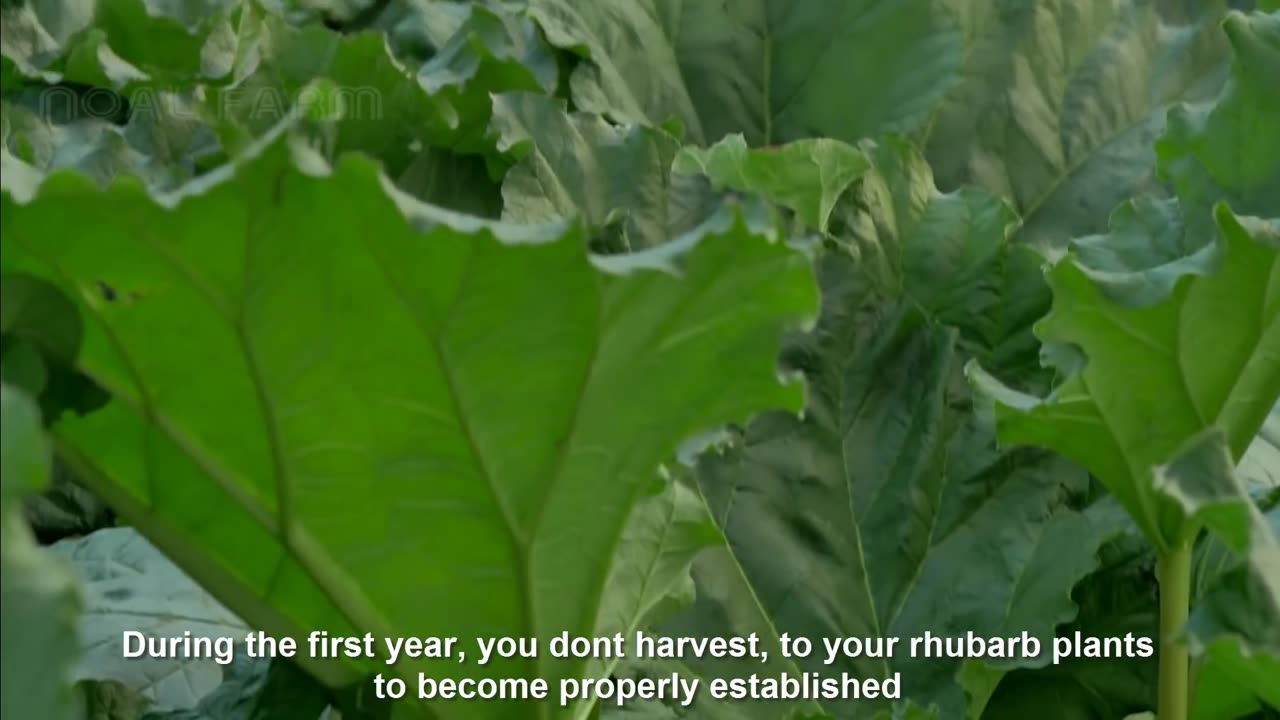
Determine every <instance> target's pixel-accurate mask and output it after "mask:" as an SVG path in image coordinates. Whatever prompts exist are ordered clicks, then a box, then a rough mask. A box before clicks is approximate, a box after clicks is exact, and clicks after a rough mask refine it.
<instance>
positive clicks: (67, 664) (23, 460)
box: [0, 384, 80, 720]
mask: <svg viewBox="0 0 1280 720" xmlns="http://www.w3.org/2000/svg"><path fill="white" fill-rule="evenodd" d="M0 428H3V429H0V540H3V542H2V543H0V582H3V583H4V585H3V593H2V595H3V602H0V608H3V610H2V611H0V620H2V621H3V624H4V632H3V634H2V635H0V637H2V638H3V640H2V641H0V653H3V657H4V658H5V659H6V662H5V663H4V664H3V665H0V668H3V669H2V670H0V686H2V687H3V691H0V698H3V700H2V701H0V702H3V705H2V706H0V707H3V708H4V711H3V712H4V716H5V717H15V718H17V717H42V718H49V720H70V719H71V718H74V717H76V713H77V708H76V704H75V702H74V698H73V696H72V693H71V666H72V664H73V662H74V660H75V656H76V655H75V654H76V645H77V642H78V638H77V637H76V625H75V621H76V615H77V613H78V612H79V610H80V598H79V596H78V592H77V587H76V579H75V576H74V575H72V574H71V572H70V571H69V569H68V568H67V567H66V566H65V565H64V564H62V563H61V562H60V561H56V560H54V559H52V558H50V557H49V556H48V555H47V553H46V551H45V550H42V549H41V548H40V547H39V546H38V545H36V543H35V539H34V538H33V537H32V536H31V529H30V528H29V527H27V524H26V521H25V520H24V519H23V517H22V511H21V507H20V504H21V502H22V499H23V497H24V496H27V495H30V494H32V493H37V492H39V491H40V490H42V489H43V488H44V487H45V486H46V485H47V483H48V482H49V446H48V442H47V441H46V440H45V438H44V437H43V436H42V434H41V431H40V417H39V411H38V410H37V409H36V406H35V404H34V403H33V402H32V401H31V400H30V399H29V398H27V397H26V396H25V395H23V394H22V392H21V391H20V390H17V389H15V388H13V387H11V386H9V385H8V384H5V385H3V386H0Z"/></svg>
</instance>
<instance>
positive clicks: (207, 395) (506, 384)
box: [4, 135, 815, 718]
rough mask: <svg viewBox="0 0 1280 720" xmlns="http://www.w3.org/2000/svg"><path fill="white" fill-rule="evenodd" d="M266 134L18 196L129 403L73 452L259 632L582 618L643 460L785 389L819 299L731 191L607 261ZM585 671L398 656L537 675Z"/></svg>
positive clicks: (531, 624)
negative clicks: (791, 349)
mask: <svg viewBox="0 0 1280 720" xmlns="http://www.w3.org/2000/svg"><path fill="white" fill-rule="evenodd" d="M259 149H260V152H259V153H258V154H256V155H254V156H250V157H249V158H246V159H245V160H243V161H242V162H241V163H240V165H239V167H238V168H229V169H228V170H227V171H226V172H224V173H220V174H218V175H216V176H214V177H211V178H209V179H208V180H207V181H206V182H204V183H201V184H200V185H197V186H191V187H188V188H185V189H184V191H183V192H182V193H181V194H179V195H172V196H167V197H164V198H161V199H160V201H159V202H157V200H155V199H153V198H152V197H150V196H149V195H148V194H147V193H145V192H144V191H143V190H142V189H140V188H139V187H138V186H137V185H136V184H131V183H117V184H116V185H114V186H113V187H112V188H111V189H110V190H109V191H108V192H106V193H101V194H100V193H98V192H96V191H95V190H94V189H93V188H92V187H90V186H89V185H88V184H87V183H86V182H85V181H84V180H83V179H82V178H80V177H78V176H74V175H69V174H62V175H55V176H53V177H51V178H50V179H48V180H47V181H46V182H45V184H44V185H43V186H42V187H41V190H40V194H39V197H38V198H36V199H35V200H34V201H33V202H32V203H30V204H26V205H21V204H18V203H16V202H13V201H12V200H10V199H9V198H5V201H4V203H5V204H4V233H5V239H6V241H5V246H4V247H5V250H6V262H12V263H15V264H19V265H22V266H25V267H29V268H31V269H33V270H39V271H42V272H45V273H49V274H51V275H56V276H57V277H58V278H60V279H61V280H62V282H63V283H64V284H65V285H66V286H67V289H68V290H69V291H70V292H71V293H72V294H73V295H74V296H75V297H76V298H77V299H78V300H79V301H80V302H81V304H82V310H83V311H84V313H85V315H86V317H87V318H89V320H90V324H91V329H90V330H89V332H88V334H87V338H86V343H85V347H84V349H83V351H82V354H81V358H80V365H81V367H82V368H83V369H84V371H85V372H86V373H88V374H89V375H91V376H92V377H93V378H94V379H95V380H97V381H98V382H99V383H100V384H102V385H103V386H104V387H107V388H109V389H110V390H111V391H112V393H113V394H114V395H115V396H116V397H117V398H118V399H119V402H118V403H116V404H114V405H113V406H112V407H111V408H110V409H109V410H106V411H104V412H101V413H96V414H94V415H93V416H90V417H88V418H85V419H83V420H76V421H70V422H66V423H64V424H63V425H62V426H61V427H60V428H59V435H60V437H61V440H62V442H63V444H64V445H65V450H66V452H67V454H68V456H69V457H73V458H75V459H78V460H79V461H80V463H81V465H82V466H84V467H85V468H86V469H87V470H91V471H93V472H92V473H91V476H92V477H94V478H95V482H96V484H97V488H98V489H99V490H100V491H102V492H104V493H106V494H107V495H108V497H110V498H111V500H112V501H113V503H114V504H115V505H116V506H117V507H120V508H121V509H122V510H124V511H125V513H126V514H127V515H129V516H131V517H133V518H135V519H136V520H137V522H139V524H140V527H141V528H142V529H143V531H144V532H146V533H147V534H148V535H149V537H151V538H152V539H153V541H156V542H157V544H159V545H160V546H161V547H162V548H163V549H164V550H166V552H170V553H174V554H175V555H174V556H175V559H176V560H178V562H179V563H180V564H181V565H183V567H184V569H187V570H188V571H189V572H191V573H192V574H193V576H195V577H196V578H197V579H198V580H200V581H201V582H202V583H203V584H205V585H206V587H209V588H210V589H211V590H212V591H213V592H214V594H215V595H217V596H218V597H219V598H220V599H222V600H223V601H224V602H226V603H227V604H228V605H229V606H230V607H232V608H233V609H234V610H235V611H236V612H237V614H238V615H240V616H242V617H244V618H245V619H246V620H247V621H249V622H250V623H251V624H253V625H255V626H257V627H262V628H264V629H266V630H269V631H273V632H275V633H277V634H294V635H296V634H298V632H299V631H300V630H307V629H312V628H324V629H327V630H330V631H331V632H332V633H334V634H354V633H357V632H358V633H360V634H363V633H364V632H374V633H375V634H380V635H393V636H420V637H427V636H458V637H477V636H478V637H488V636H514V637H522V636H524V637H527V636H539V637H544V638H547V637H551V636H553V635H557V634H559V632H561V631H566V630H567V631H570V632H572V633H576V634H583V635H585V634H589V633H590V632H591V631H592V629H593V628H594V627H595V625H596V623H597V602H598V599H599V597H600V594H601V592H602V591H603V585H604V582H605V578H606V575H607V572H608V569H609V566H610V563H611V559H612V553H613V550H614V546H615V543H616V540H617V537H618V534H619V532H620V531H621V528H622V525H623V523H624V521H625V520H626V517H627V514H628V511H629V510H630V508H631V505H632V502H633V501H634V499H635V498H636V496H637V493H638V492H639V491H640V488H642V487H644V486H645V485H647V484H648V483H649V482H650V481H651V479H652V478H653V475H654V472H655V471H656V468H657V466H658V464H659V463H660V462H663V461H665V460H666V459H668V458H669V457H671V456H672V454H673V453H674V452H675V450H676V448H677V446H678V444H679V443H680V442H681V441H682V440H683V439H684V438H685V437H687V436H690V435H693V434H695V433H697V432H700V431H704V430H707V429H710V428H713V427H715V426H717V425H719V424H721V423H724V422H726V421H730V420H741V419H744V418H746V417H748V416H749V415H750V414H751V413H752V412H754V411H756V410H758V409H761V408H767V407H791V408H795V407H797V406H798V404H799V401H800V398H801V396H802V394H801V391H800V388H798V387H794V386H784V385H783V384H781V383H780V382H779V380H778V378H777V372H776V368H775V356H776V348H777V345H778V339H779V336H780V332H781V331H782V330H783V329H784V328H785V327H786V326H787V325H789V324H791V323H793V322H796V321H797V320H798V319H799V318H801V317H803V316H804V315H805V313H807V312H811V310H812V307H813V305H814V302H815V290H814V287H813V280H812V276H811V271H810V268H809V262H808V260H807V259H806V258H805V257H804V256H803V255H802V254H801V253H799V252H796V251H795V250H794V249H790V248H787V247H785V246H783V245H781V244H778V243H776V242H773V241H770V239H769V238H768V230H767V229H766V230H763V231H757V230H755V229H753V226H749V225H748V224H747V221H746V220H745V219H744V217H743V216H742V215H741V213H740V212H738V211H737V210H735V209H733V208H728V209H726V210H725V212H722V213H720V214H719V215H717V216H715V217H713V218H712V219H711V220H709V221H708V223H707V224H706V225H705V226H704V227H702V228H700V229H699V230H698V231H696V232H694V233H691V234H689V235H686V236H683V237H681V238H677V239H676V240H674V241H672V242H671V243H668V244H666V245H663V246H661V247H659V248H655V249H653V250H650V251H648V252H645V253H639V254H632V255H624V256H612V257H601V258H596V257H591V256H589V255H587V254H586V253H585V251H584V250H583V246H582V236H581V232H580V231H579V230H577V229H576V228H575V227H573V226H543V227H522V228H517V227H513V226H507V225H494V224H488V223H484V222H481V221H478V220H475V219H472V218H467V217H464V216H459V215H455V214H452V213H447V212H444V211H441V210H439V209H436V208H432V207H430V206H426V205H422V204H420V203H417V202H415V201H413V200H412V199H411V198H408V197H406V196H404V195H403V194H401V193H399V192H397V191H395V190H394V189H391V188H390V187H389V186H388V184H387V183H386V182H385V181H384V180H383V179H381V178H380V176H379V175H378V173H377V171H376V168H375V166H374V165H373V164H372V163H370V162H369V161H367V160H365V159H361V158H357V157H348V158H346V159H345V160H344V161H343V162H342V163H340V164H339V165H338V166H337V167H335V168H332V169H331V170H329V169H326V168H324V167H323V166H321V165H319V164H318V163H317V158H316V157H315V156H314V155H311V154H308V153H306V151H305V149H304V148H303V147H302V146H300V145H299V144H298V143H297V142H296V141H295V140H293V139H292V137H291V136H287V135H281V136H280V137H276V138H271V142H264V143H263V144H262V145H261V146H260V148H259ZM295 156H296V157H295ZM296 163H301V165H298V164H296ZM300 168H303V169H305V170H306V171H307V172H303V171H302V170H301V169H300ZM66 202H75V203H77V206H78V207H80V211H79V212H77V213H76V215H75V217H74V218H72V217H69V216H67V214H66V213H64V212H62V211H61V210H60V208H62V207H64V204H65V203H66ZM339 204H340V205H342V206H343V207H344V209H345V212H344V213H343V214H341V215H336V216H335V215H327V214H319V213H316V212H315V208H317V207H327V206H334V205H339ZM90 219H92V220H90ZM73 220H74V221H75V222H76V223H77V225H76V226H77V227H84V223H86V222H89V224H90V225H91V226H92V227H93V228H94V229H95V231H94V232H93V233H89V234H87V233H83V232H77V233H68V232H66V227H68V226H67V225H66V223H68V222H72V221H73ZM730 259H732V261H730ZM547 283H554V285H555V290H554V292H553V291H549V289H548V285H547ZM104 287H106V288H109V289H110V291H111V292H110V293H109V296H108V295H104V294H103V293H104V291H103V289H102V288H104ZM743 298H750V299H749V301H746V302H744V301H743ZM178 337H181V338H182V342H169V341H168V340H161V339H162V338H169V339H172V338H178ZM193 366H200V367H203V368H205V370H204V373H203V375H202V380H201V382H200V383H191V382H190V381H189V377H188V372H189V370H188V369H189V368H190V367H193ZM160 477H163V478H164V482H158V479H159V478H160ZM424 557H427V558H430V562H429V563H428V564H424V562H423V558H424ZM581 666H582V663H581V662H580V661H574V662H568V661H566V662H560V661H554V660H552V659H547V658H541V659H537V660H524V659H511V660H499V661H495V662H493V663H491V664H490V665H488V666H487V667H486V668H484V669H483V670H479V669H478V668H476V667H473V666H470V665H467V664H459V663H457V662H456V661H445V662H442V663H436V664H431V663H429V662H427V661H416V662H415V661H405V662H404V663H402V664H401V666H400V667H398V668H397V670H399V671H400V672H409V671H411V670H414V669H427V670H430V671H431V672H433V673H435V674H436V675H437V676H456V677H462V676H474V675H476V674H477V673H479V672H484V673H486V674H490V675H502V676H534V675H539V676H543V677H546V678H548V679H549V681H553V680H554V679H555V678H558V677H562V676H565V675H570V674H574V673H576V672H578V670H579V669H580V668H581ZM311 669H312V670H314V671H316V672H320V673H322V674H323V676H324V677H326V678H327V679H328V680H330V681H331V682H342V681H344V680H345V679H349V678H350V677H351V676H352V673H353V672H354V673H356V674H358V673H359V672H360V668H355V667H352V668H347V669H345V670H344V669H335V668H333V667H332V666H331V665H329V664H326V663H320V662H314V663H312V666H311ZM411 679H412V678H411ZM445 707H446V708H447V712H448V713H450V714H454V715H457V716H459V717H492V718H496V717H526V716H527V715H526V714H525V713H527V712H528V708H521V707H520V706H518V705H502V704H489V703H486V704H477V703H460V704H451V705H447V706H445ZM537 712H547V713H549V712H550V710H549V709H543V710H538V711H537Z"/></svg>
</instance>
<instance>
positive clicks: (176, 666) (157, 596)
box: [50, 528, 249, 710]
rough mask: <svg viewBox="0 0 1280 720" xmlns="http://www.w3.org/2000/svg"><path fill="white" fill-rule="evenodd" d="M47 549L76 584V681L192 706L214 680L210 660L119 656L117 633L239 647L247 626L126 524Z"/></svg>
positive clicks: (165, 705)
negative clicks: (220, 641)
mask: <svg viewBox="0 0 1280 720" xmlns="http://www.w3.org/2000/svg"><path fill="white" fill-rule="evenodd" d="M50 552H51V553H52V554H54V555H57V556H58V557H60V558H63V559H64V560H65V561H66V562H67V563H69V564H70V565H71V566H73V567H75V568H76V571H77V573H78V574H79V575H80V577H81V578H82V579H83V582H84V608H85V612H84V615H83V616H82V617H81V620H80V638H81V643H82V645H83V652H82V653H81V657H80V664H79V666H78V668H77V670H76V679H77V680H82V679H83V680H114V681H116V682H119V683H120V684H122V685H123V686H124V687H125V688H127V689H129V690H132V691H134V692H136V693H139V694H140V695H141V696H142V697H145V698H147V699H148V700H150V701H151V702H152V703H153V707H154V709H157V710H170V709H185V708H190V707H193V706H194V705H195V704H196V703H197V702H198V701H199V700H200V699H201V698H202V697H204V696H205V695H206V694H208V693H209V691H211V690H213V689H214V688H215V687H217V686H218V684H219V683H221V682H222V673H223V669H224V668H223V666H222V665H221V664H220V663H218V661H217V659H216V658H188V657H160V658H152V657H133V658H126V657H125V654H124V651H125V646H124V641H123V634H124V632H126V631H137V632H141V633H143V634H144V635H146V636H147V637H150V638H158V639H165V638H181V637H182V636H183V635H184V634H185V633H190V634H191V637H193V638H212V639H216V638H230V639H231V640H232V641H233V642H234V643H235V644H236V645H238V646H239V647H238V648H237V652H241V653H242V652H244V645H243V641H244V637H245V635H246V634H248V632H249V628H247V627H246V626H245V624H244V623H243V622H241V621H240V619H239V618H237V617H236V616H235V615H232V614H231V613H230V612H229V611H227V609H226V608H224V607H222V605H221V604H219V603H218V601H216V600H214V599H213V598H212V597H210V596H209V594H208V593H207V592H205V591H204V590H202V589H201V588H200V587H199V586H198V585H196V584H195V582H193V581H192V580H191V578H189V577H187V575H186V574H185V573H183V572H182V571H181V570H180V569H178V568H177V567H176V566H175V565H174V564H173V563H172V562H170V561H169V559H168V558H166V557H165V556H164V555H162V554H161V553H160V551H159V550H157V549H156V548H155V547H154V546H152V545H151V544H150V543H149V542H147V541H146V539H145V538H143V537H141V536H140V535H138V533H137V531H136V530H133V529H132V528H107V529H104V530H99V531H97V532H94V533H92V534H90V535H87V536H85V537H83V538H77V539H67V540H63V541H61V542H59V543H56V544H55V545H53V546H52V547H51V548H50Z"/></svg>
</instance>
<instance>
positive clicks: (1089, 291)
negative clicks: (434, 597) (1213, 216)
mask: <svg viewBox="0 0 1280 720" xmlns="http://www.w3.org/2000/svg"><path fill="white" fill-rule="evenodd" d="M1217 222H1218V226H1219V229H1220V232H1221V239H1220V244H1219V245H1218V246H1216V247H1215V251H1214V252H1213V253H1211V254H1209V255H1206V256H1204V257H1202V262H1200V263H1199V264H1197V265H1195V266H1193V267H1192V268H1190V271H1194V272H1195V273H1199V274H1189V275H1186V276H1184V277H1183V278H1182V279H1181V280H1180V281H1179V282H1177V283H1176V285H1174V287H1173V289H1172V293H1171V294H1168V295H1167V296H1166V297H1165V298H1163V299H1162V300H1161V301H1160V302H1157V303H1155V304H1145V305H1126V304H1122V303H1121V302H1118V301H1117V300H1115V299H1113V298H1112V297H1109V296H1108V295H1107V294H1106V293H1105V292H1104V288H1103V287H1101V286H1099V285H1098V284H1097V283H1095V282H1094V281H1093V280H1092V279H1091V278H1090V277H1089V275H1088V274H1087V273H1086V271H1085V269H1083V268H1082V266H1081V264H1080V263H1078V262H1077V261H1076V260H1075V258H1073V257H1072V256H1070V255H1068V256H1067V257H1066V258H1065V259H1063V260H1061V261H1060V262H1058V263H1057V264H1056V265H1055V266H1054V267H1053V269H1052V270H1051V271H1050V274H1049V277H1050V284H1051V285H1052V287H1053V292H1054V305H1053V311H1052V312H1051V313H1050V314H1049V315H1048V316H1047V317H1046V318H1045V319H1044V320H1043V321H1041V323H1040V324H1039V326H1038V334H1039V335H1040V336H1041V338H1042V339H1044V340H1045V341H1046V342H1051V343H1058V344H1063V345H1068V344H1069V345H1073V346H1076V347H1078V348H1079V349H1080V350H1082V351H1083V354H1084V356H1085V357H1086V358H1087V365H1086V366H1085V367H1084V368H1083V369H1082V370H1080V371H1079V372H1078V373H1076V374H1074V375H1072V376H1071V377H1069V378H1068V379H1067V380H1066V381H1065V382H1064V383H1063V384H1062V385H1061V386H1060V387H1058V388H1057V389H1056V390H1054V392H1053V394H1052V395H1050V396H1049V397H1048V398H1045V399H1040V398H1036V397H1032V396H1029V395H1025V394H1022V393H1018V392H1014V391H1012V390H1009V389H1008V388H1004V387H1001V386H999V384H998V382H995V381H994V380H993V378H991V377H990V376H988V375H986V374H985V373H982V372H981V371H978V370H976V369H975V372H974V375H975V377H976V378H977V379H978V381H979V382H980V383H981V384H982V385H984V387H986V388H987V390H988V391H989V392H991V393H992V394H994V395H995V397H996V399H997V400H998V401H999V402H998V405H999V407H998V409H997V412H998V415H999V417H1000V435H1001V438H1002V440H1003V441H1005V442H1008V443H1018V444H1034V445H1039V446H1042V447H1048V448H1052V449H1054V450H1056V451H1058V452H1060V453H1062V454H1063V455H1066V456H1067V457H1070V458H1073V459H1075V460H1076V461H1077V462H1079V463H1081V464H1083V465H1085V466H1086V467H1088V468H1089V469H1090V470H1091V471H1092V472H1093V473H1094V474H1095V475H1096V476H1097V477H1098V478H1099V479H1100V480H1101V481H1102V482H1103V483H1104V484H1105V485H1106V486H1107V488H1108V489H1109V490H1110V491H1111V492H1112V493H1114V494H1115V496H1116V497H1117V498H1118V499H1119V500H1120V502H1121V503H1123V504H1124V506H1125V508H1126V509H1127V510H1128V511H1129V512H1130V514H1132V515H1133V517H1134V519H1135V521H1136V522H1137V523H1138V525H1139V527H1141V528H1142V530H1143V532H1144V533H1145V534H1146V535H1147V538H1148V539H1149V540H1150V541H1151V542H1152V543H1153V544H1155V545H1156V547H1158V548H1167V547H1174V546H1177V545H1180V544H1182V543H1185V542H1187V541H1188V540H1190V539H1191V538H1192V537H1194V535H1192V534H1189V533H1191V532H1192V531H1193V529H1194V528H1193V527H1192V526H1189V525H1187V523H1185V522H1184V518H1183V515H1182V513H1181V512H1179V511H1177V509H1176V508H1174V507H1173V506H1172V504H1171V503H1170V501H1169V500H1168V499H1167V498H1165V497H1164V496H1162V495H1161V494H1159V493H1157V492H1156V491H1155V486H1154V484H1153V483H1154V480H1153V475H1152V472H1153V468H1155V467H1156V466H1157V465H1161V464H1163V463H1165V462H1168V461H1169V460H1170V459H1171V458H1172V457H1173V455H1174V453H1175V452H1177V451H1178V450H1179V448H1181V447H1182V446H1183V445H1184V444H1185V443H1187V442H1188V441H1189V440H1190V439H1191V438H1192V437H1194V436H1196V435H1198V434H1199V433H1200V432H1201V431H1203V430H1204V429H1205V428H1208V427H1219V428H1221V429H1222V430H1223V431H1224V432H1225V433H1226V437H1227V442H1228V445H1229V447H1230V449H1231V452H1232V454H1233V456H1234V457H1236V458H1239V457H1240V456H1241V455H1242V454H1243V453H1244V451H1245V449H1246V448H1247V447H1248V445H1249V443H1250V442H1251V441H1252V440H1253V437H1254V434H1255V433H1256V432H1257V431H1258V429H1259V428H1260V427H1261V426H1262V423H1263V421H1264V420H1265V419H1266V417H1267V414H1268V412H1269V411H1270V410H1271V408H1272V407H1273V406H1274V405H1275V403H1276V399H1277V397H1280V362H1277V358H1280V295H1277V292H1278V291H1280V284H1277V282H1276V279H1275V278H1276V277H1277V274H1278V273H1280V253H1278V252H1277V245H1280V243H1278V242H1277V239H1276V238H1277V231H1276V228H1275V225H1274V223H1270V224H1268V223H1265V222H1262V221H1257V220H1253V219H1249V218H1243V219H1242V218H1237V217H1236V216H1234V215H1232V214H1231V212H1230V211H1229V210H1227V209H1226V207H1225V206H1220V207H1219V209H1218V212H1217ZM1215 266H1216V267H1215ZM1224 318H1230V322H1224V321H1223V319H1224Z"/></svg>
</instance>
